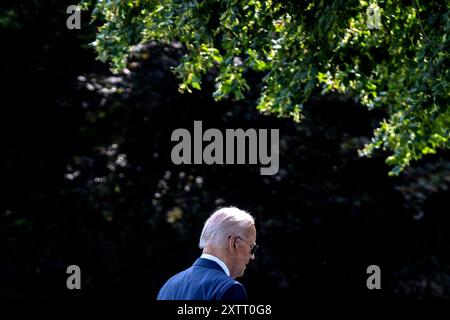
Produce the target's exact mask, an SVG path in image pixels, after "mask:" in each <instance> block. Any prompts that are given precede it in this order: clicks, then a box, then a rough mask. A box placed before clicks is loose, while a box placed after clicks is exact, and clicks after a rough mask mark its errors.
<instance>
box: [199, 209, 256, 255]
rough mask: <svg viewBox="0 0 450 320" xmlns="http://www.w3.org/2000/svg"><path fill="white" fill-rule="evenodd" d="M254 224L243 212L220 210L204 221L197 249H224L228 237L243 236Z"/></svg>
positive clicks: (252, 219)
mask: <svg viewBox="0 0 450 320" xmlns="http://www.w3.org/2000/svg"><path fill="white" fill-rule="evenodd" d="M254 224H255V220H254V218H253V217H252V216H251V215H250V214H249V213H248V212H246V211H244V210H241V209H238V208H236V207H226V208H220V209H218V210H216V211H215V212H214V213H213V214H212V215H211V216H210V217H209V218H208V220H206V222H205V225H204V226H203V230H202V234H201V235H200V242H199V247H200V249H203V248H205V247H206V246H212V247H216V248H225V247H226V245H227V241H228V237H230V236H233V235H239V236H243V233H244V232H245V231H247V230H248V228H250V227H251V226H253V225H254Z"/></svg>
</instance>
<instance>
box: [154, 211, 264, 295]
mask: <svg viewBox="0 0 450 320" xmlns="http://www.w3.org/2000/svg"><path fill="white" fill-rule="evenodd" d="M199 246H200V249H203V254H202V255H201V256H200V258H198V259H197V261H195V263H194V264H193V265H192V266H191V267H190V268H188V269H186V270H184V271H182V272H180V273H178V274H176V275H175V276H173V277H172V278H170V279H169V280H168V281H167V282H166V283H165V284H164V286H163V287H162V288H161V290H160V291H159V294H158V297H157V299H158V300H247V293H246V291H245V288H244V286H243V285H242V284H241V283H239V282H238V281H236V280H234V279H236V278H238V277H241V276H242V275H243V274H244V271H245V268H246V266H247V264H248V263H249V262H250V260H253V259H255V250H256V248H257V245H256V229H255V221H254V219H253V217H252V216H251V215H250V214H248V213H247V212H245V211H243V210H240V209H238V208H235V207H229V208H221V209H219V210H217V211H216V212H214V213H213V214H212V215H211V216H210V217H209V218H208V220H206V222H205V225H204V227H203V231H202V234H201V236H200V243H199Z"/></svg>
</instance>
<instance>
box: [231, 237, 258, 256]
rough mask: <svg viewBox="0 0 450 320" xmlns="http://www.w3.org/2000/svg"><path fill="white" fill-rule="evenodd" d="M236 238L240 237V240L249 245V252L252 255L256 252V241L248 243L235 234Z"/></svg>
mask: <svg viewBox="0 0 450 320" xmlns="http://www.w3.org/2000/svg"><path fill="white" fill-rule="evenodd" d="M236 238H239V239H241V240H242V241H244V242H245V243H246V244H248V245H249V246H250V254H251V255H254V254H255V252H256V249H258V245H257V244H256V242H255V243H254V244H251V243H248V242H247V241H246V240H244V239H242V238H241V237H239V236H236Z"/></svg>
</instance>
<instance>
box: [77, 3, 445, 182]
mask: <svg viewBox="0 0 450 320" xmlns="http://www.w3.org/2000/svg"><path fill="white" fill-rule="evenodd" d="M82 6H83V7H84V8H89V7H93V11H92V17H93V19H94V20H96V21H97V23H99V24H100V25H99V29H98V33H97V36H96V40H95V41H94V43H93V45H94V46H95V49H96V51H97V53H98V58H99V59H100V60H102V61H110V62H111V66H112V68H113V70H115V71H118V70H120V69H122V68H124V67H125V66H126V61H127V57H128V56H129V54H130V52H132V51H133V48H134V47H135V46H136V45H139V44H141V43H145V42H148V41H150V40H157V41H176V42H177V43H180V44H182V45H184V46H185V48H186V49H187V50H186V54H185V55H184V57H183V58H182V59H181V61H180V64H179V65H178V66H177V67H176V68H175V72H176V74H177V75H178V76H179V78H181V84H180V90H181V91H188V92H191V91H192V89H201V85H202V78H203V77H204V75H205V74H206V72H208V71H210V70H214V71H215V72H216V75H217V76H216V78H215V88H216V90H215V92H214V97H215V99H217V100H220V99H223V98H227V97H232V98H235V99H242V98H244V92H245V91H246V90H249V86H248V84H247V81H246V78H245V74H246V72H247V71H248V70H255V71H257V72H261V73H262V74H263V76H264V77H263V87H262V89H261V93H260V97H259V101H258V105H257V108H258V109H259V110H260V111H261V112H264V113H275V114H277V115H279V116H287V117H292V119H294V120H295V121H301V119H302V109H303V105H304V103H306V102H307V101H308V99H309V98H310V96H311V95H312V94H314V93H315V92H316V91H317V90H318V91H320V92H321V93H322V94H325V93H328V92H339V93H342V94H345V95H350V96H353V97H354V98H355V99H356V100H357V101H359V102H361V103H362V104H363V105H365V106H367V107H368V108H369V109H373V108H383V109H385V110H386V117H385V118H384V119H383V120H382V121H381V122H380V123H379V126H378V127H377V128H376V129H375V131H374V136H373V138H372V140H371V141H370V143H368V144H366V145H365V147H364V148H363V149H362V150H360V155H365V156H370V155H372V154H373V152H374V151H375V150H376V149H384V150H388V151H389V152H390V156H388V157H387V159H386V161H387V163H389V164H391V165H393V169H392V171H391V174H399V173H400V172H401V171H402V170H403V169H404V168H405V167H406V166H408V165H409V164H410V162H411V161H412V160H418V159H421V158H422V156H423V155H425V154H429V153H436V152H437V150H438V149H439V148H449V145H450V142H449V137H450V131H449V128H450V112H449V107H448V100H449V93H450V86H449V83H450V80H449V54H448V52H449V37H448V34H449V33H450V19H449V14H450V9H449V8H450V6H449V1H448V0H447V1H443V2H434V1H420V0H412V1H408V0H404V1H401V2H399V1H393V0H384V1H378V2H376V1H364V0H350V1H349V0H336V1H324V0H312V1H294V0H285V1H282V0H279V1H277V0H265V1H264V0H240V1H238V0H182V1H181V0H160V1H156V0H137V1H131V0H129V1H121V0H111V1H91V0H87V1H83V2H82ZM373 15H377V16H376V17H375V18H376V19H375V20H373V18H374V16H373ZM377 19H378V20H377ZM374 21H375V22H378V21H379V22H380V23H379V24H375V25H374V24H373V22H374Z"/></svg>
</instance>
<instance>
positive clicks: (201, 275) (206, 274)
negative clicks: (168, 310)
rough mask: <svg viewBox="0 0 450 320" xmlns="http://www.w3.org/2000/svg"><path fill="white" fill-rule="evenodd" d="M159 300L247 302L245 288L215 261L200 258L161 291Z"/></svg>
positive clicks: (173, 278)
mask: <svg viewBox="0 0 450 320" xmlns="http://www.w3.org/2000/svg"><path fill="white" fill-rule="evenodd" d="M157 299H158V300H247V293H246V291H245V288H244V286H242V284H240V283H239V282H238V281H236V280H234V279H232V278H231V277H229V276H227V275H226V274H225V272H224V271H223V269H222V268H221V267H220V266H219V265H218V264H217V263H216V262H214V261H211V260H208V259H203V258H199V259H197V261H195V263H194V265H192V266H191V267H190V268H188V269H186V270H184V271H182V272H180V273H178V274H176V275H174V276H173V277H172V278H170V279H169V280H168V281H167V282H166V283H165V284H164V286H163V287H162V288H161V290H160V291H159V294H158V297H157Z"/></svg>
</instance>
